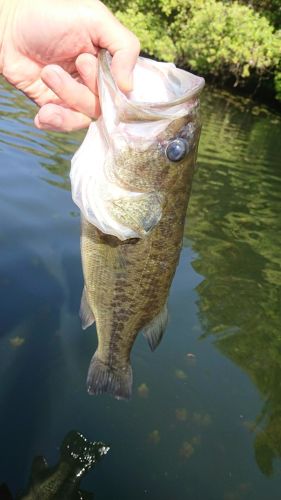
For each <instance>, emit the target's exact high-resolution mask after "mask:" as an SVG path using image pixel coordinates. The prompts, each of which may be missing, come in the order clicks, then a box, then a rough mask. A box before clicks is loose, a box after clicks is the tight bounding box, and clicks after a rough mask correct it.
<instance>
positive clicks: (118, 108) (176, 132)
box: [70, 50, 204, 399]
mask: <svg viewBox="0 0 281 500" xmlns="http://www.w3.org/2000/svg"><path fill="white" fill-rule="evenodd" d="M110 65H111V56H110V54H109V53H108V52H107V51H106V50H101V51H100V53H99V69H98V85H99V95H100V101H101V109H102V115H101V117H100V118H99V119H98V120H97V121H96V122H95V123H92V124H91V126H90V129H89V131H88V133H87V135H86V138H85V140H84V142H83V143H82V145H81V146H80V148H79V150H78V151H77V152H76V154H75V155H74V157H73V159H72V165H71V173H70V178H71V184H72V197H73V200H74V202H75V203H76V204H77V205H78V207H79V208H80V211H81V259H82V268H83V275H84V290H83V294H82V300H81V307H80V316H81V320H82V328H83V329H86V328H87V327H88V326H90V325H91V324H93V323H94V322H95V323H96V330H97V337H98V347H97V350H96V352H95V353H94V355H93V357H92V359H91V362H90V366H89V371H88V376H87V388H88V392H89V394H92V395H98V394H102V393H109V394H111V395H113V396H114V397H115V398H117V399H129V398H130V397H131V394H132V382H133V376H132V367H131V363H130V353H131V350H132V347H133V344H134V342H135V340H136V337H137V335H138V334H139V332H141V331H142V332H143V334H144V336H145V338H146V339H147V341H148V344H149V347H150V349H151V350H152V351H154V350H155V349H156V347H157V346H158V345H159V343H160V341H161V338H162V336H163V333H164V331H165V329H166V325H167V321H168V309H167V299H168V294H169V290H170V286H171V283H172V280H173V277H174V274H175V270H176V267H177V264H178V261H179V256H180V251H181V247H182V241H183V231H184V223H185V216H186V210H187V205H188V200H189V196H190V192H191V185H192V178H193V173H194V169H195V162H196V156H197V149H198V142H199V136H200V131H201V122H200V116H199V98H198V96H199V94H200V92H201V90H202V88H203V86H204V79H203V78H201V77H197V76H195V75H193V74H191V73H188V72H186V71H183V70H181V69H178V68H176V66H175V65H174V64H171V63H160V62H155V61H153V60H150V59H146V58H142V57H139V59H138V62H137V64H136V67H135V70H134V91H133V92H132V93H130V94H126V95H125V94H123V93H122V92H121V91H120V90H119V89H118V88H117V86H116V84H115V81H114V78H113V76H112V74H111V71H110Z"/></svg>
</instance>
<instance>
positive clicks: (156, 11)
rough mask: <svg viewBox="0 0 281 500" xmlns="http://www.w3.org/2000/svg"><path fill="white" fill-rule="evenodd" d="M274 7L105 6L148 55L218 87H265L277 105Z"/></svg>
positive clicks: (196, 3)
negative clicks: (219, 85)
mask: <svg viewBox="0 0 281 500" xmlns="http://www.w3.org/2000/svg"><path fill="white" fill-rule="evenodd" d="M276 2H277V6H276ZM278 2H279V0H253V1H252V2H251V4H250V2H245V1H241V3H239V2H237V1H227V0H159V1H156V0H150V1H148V0H129V1H125V0H119V1H118V2H116V0H110V1H109V2H108V3H107V4H108V6H109V7H110V8H111V9H112V10H113V12H114V13H115V15H116V16H117V17H118V18H119V19H120V21H121V22H122V23H123V24H125V25H126V26H127V27H128V28H129V29H131V30H132V31H133V32H134V33H136V35H137V36H138V37H139V39H140V41H141V45H142V50H143V51H144V52H145V53H147V54H148V55H150V56H152V57H155V58H157V59H160V60H164V61H173V62H175V63H176V64H178V65H180V66H181V67H185V68H187V69H190V70H192V71H194V72H197V73H199V74H202V75H203V76H206V77H209V76H210V77H212V78H214V79H215V80H216V81H219V82H220V83H232V84H233V85H234V86H243V85H245V84H246V85H247V84H248V83H249V82H251V83H252V86H253V84H254V85H255V86H260V85H263V83H265V86H266V87H267V88H270V92H271V94H272V95H275V98H276V99H277V100H279V101H280V102H281V29H280V26H281V8H280V7H278V5H279V3H278ZM246 4H247V5H246ZM278 27H279V29H278Z"/></svg>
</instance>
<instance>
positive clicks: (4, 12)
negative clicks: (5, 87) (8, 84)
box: [0, 0, 18, 75]
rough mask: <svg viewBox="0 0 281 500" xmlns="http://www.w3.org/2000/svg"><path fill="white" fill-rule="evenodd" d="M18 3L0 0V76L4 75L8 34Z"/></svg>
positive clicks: (13, 0)
mask: <svg viewBox="0 0 281 500" xmlns="http://www.w3.org/2000/svg"><path fill="white" fill-rule="evenodd" d="M17 3H18V0H0V75H1V74H2V73H3V66H4V60H5V39H6V32H7V30H8V29H9V26H10V23H11V17H12V15H13V12H14V10H15V6H16V4H17Z"/></svg>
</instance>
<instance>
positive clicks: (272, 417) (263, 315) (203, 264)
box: [186, 98, 281, 475]
mask: <svg viewBox="0 0 281 500" xmlns="http://www.w3.org/2000/svg"><path fill="white" fill-rule="evenodd" d="M203 114H205V119H204V120H203V121H204V128H203V134H202V140H201V149H200V155H199V165H200V168H199V171H198V174H197V176H196V179H195V182H194V187H193V193H192V197H191V203H190V208H189V221H188V229H187V233H186V235H187V237H188V238H189V239H191V240H192V241H191V243H192V248H193V249H194V250H195V251H196V253H197V258H196V259H195V260H194V262H193V267H194V269H195V270H196V271H197V272H198V273H200V274H201V275H203V276H204V277H205V279H204V281H203V282H202V283H200V284H199V286H198V287H197V292H198V309H199V315H200V320H201V323H202V325H203V330H204V334H203V338H204V337H206V336H210V335H212V336H213V338H214V340H215V346H216V347H217V348H218V349H219V350H220V351H221V352H222V353H223V354H224V355H225V356H227V357H228V358H230V359H231V360H232V361H233V362H234V363H236V364H237V365H238V366H239V367H240V368H242V370H244V371H245V372H247V374H248V375H249V376H250V378H251V380H252V381H253V382H254V383H255V385H256V386H257V388H258V389H259V391H260V393H261V395H262V397H263V398H264V400H265V403H264V406H263V408H262V410H261V413H260V415H259V416H257V419H256V421H255V422H249V423H248V424H249V429H250V430H251V431H252V432H253V433H254V434H255V440H254V448H255V457H256V461H257V464H258V466H259V468H260V470H261V471H262V472H263V473H264V474H266V475H270V474H272V473H273V463H274V459H276V458H279V459H280V458H281V329H280V324H281V255H280V247H281V218H280V213H281V176H280V133H281V120H280V118H278V117H275V116H274V115H270V114H266V113H264V114H262V116H261V118H260V119H259V120H256V119H255V117H254V116H253V115H252V113H250V112H249V111H248V112H247V111H244V113H243V115H241V113H240V112H237V110H236V108H235V107H233V106H229V103H228V102H227V101H225V100H224V99H220V98H217V99H216V106H215V108H214V109H213V110H212V108H211V107H210V106H209V105H208V102H206V103H205V107H203Z"/></svg>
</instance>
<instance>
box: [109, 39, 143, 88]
mask: <svg viewBox="0 0 281 500" xmlns="http://www.w3.org/2000/svg"><path fill="white" fill-rule="evenodd" d="M138 55H139V45H138V44H137V46H136V48H135V50H134V49H133V48H132V46H131V47H127V48H122V49H119V50H117V51H116V52H115V53H114V54H113V58H112V63H111V72H112V75H113V78H114V80H115V82H116V84H117V86H118V87H119V89H120V90H121V91H122V92H130V91H131V90H133V70H134V67H135V64H136V62H137V58H138Z"/></svg>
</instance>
